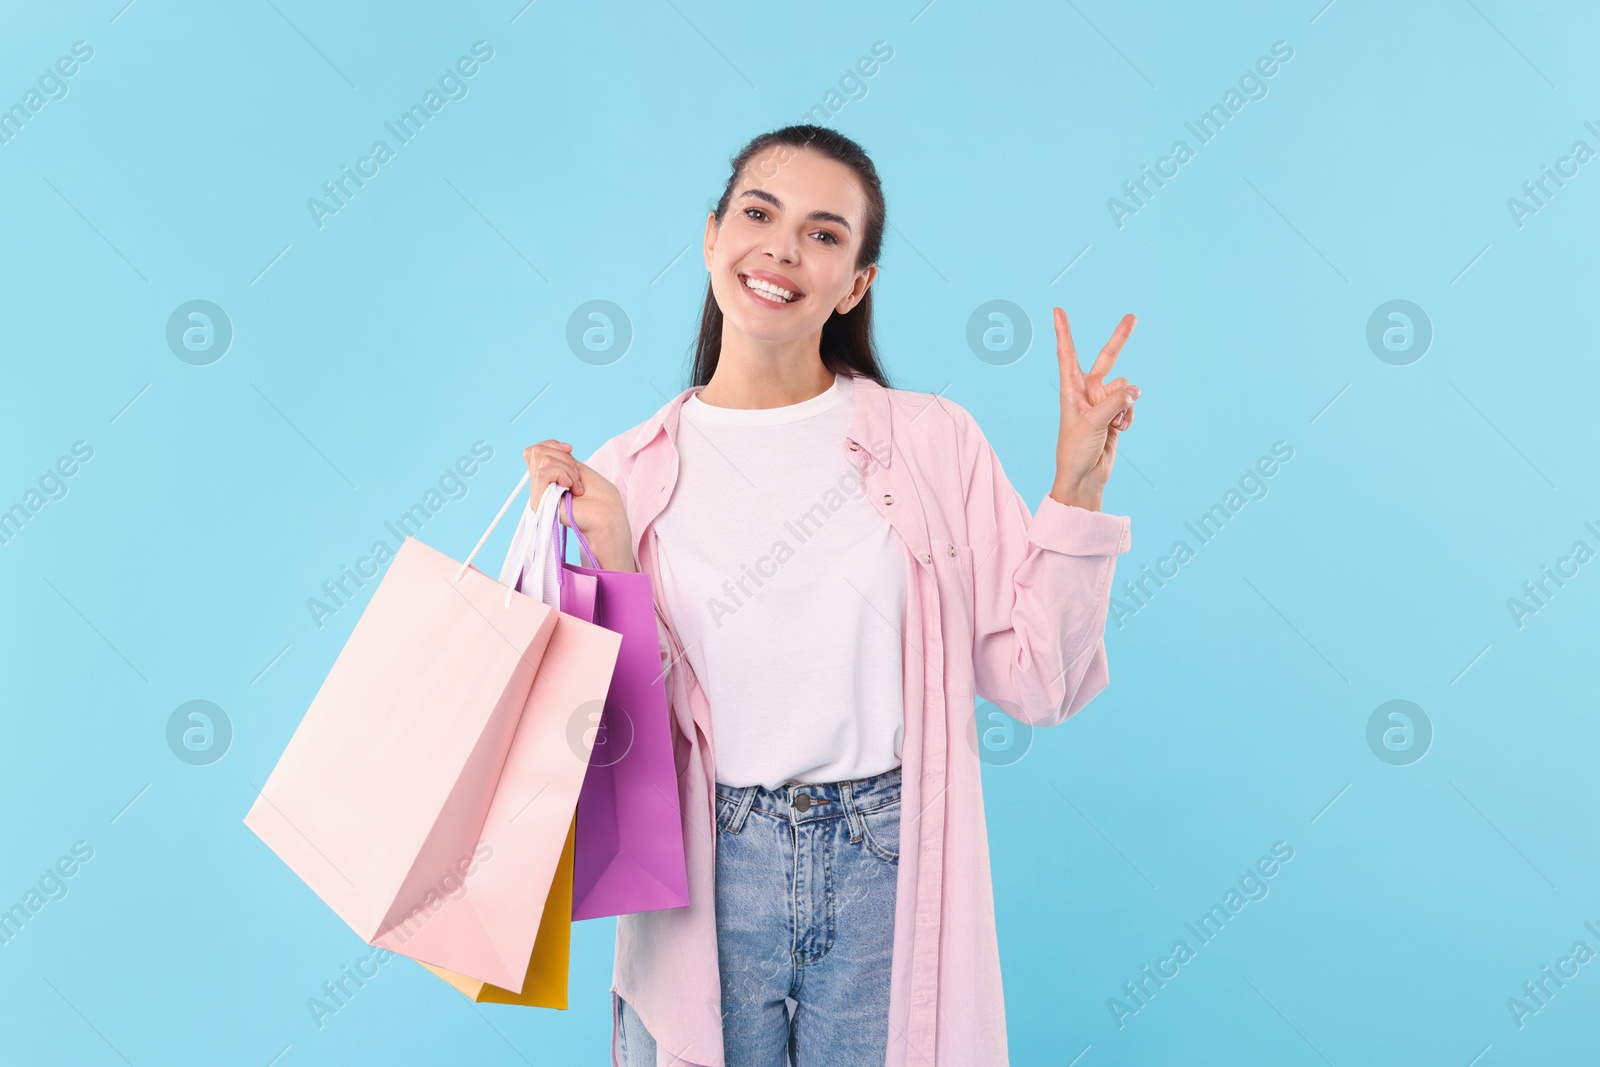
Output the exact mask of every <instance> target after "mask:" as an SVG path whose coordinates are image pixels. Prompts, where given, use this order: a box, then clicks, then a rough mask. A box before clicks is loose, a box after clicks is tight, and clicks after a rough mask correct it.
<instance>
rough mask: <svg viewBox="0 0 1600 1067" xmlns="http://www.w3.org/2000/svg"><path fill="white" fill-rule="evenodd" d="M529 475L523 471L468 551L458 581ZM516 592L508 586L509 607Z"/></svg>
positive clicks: (507, 599) (507, 601)
mask: <svg viewBox="0 0 1600 1067" xmlns="http://www.w3.org/2000/svg"><path fill="white" fill-rule="evenodd" d="M528 475H529V472H528V471H527V470H524V471H523V472H522V479H521V480H520V481H518V482H517V487H516V488H515V489H513V490H511V495H510V496H508V497H506V502H505V503H504V504H501V505H500V510H499V511H497V512H496V513H495V516H494V519H493V521H491V522H490V523H489V528H488V529H487V530H485V531H483V536H482V537H480V538H478V543H477V544H475V545H473V546H472V551H471V552H468V553H467V561H466V562H465V563H463V564H462V565H461V569H460V570H458V571H456V577H455V580H456V581H458V582H459V581H460V580H461V578H462V576H463V575H464V574H466V573H467V568H468V567H470V566H472V561H473V560H474V559H475V558H476V557H477V555H478V551H479V549H481V548H483V545H484V542H486V541H488V540H489V535H490V534H492V533H494V528H495V527H496V526H498V525H500V520H501V519H503V518H505V514H506V512H507V511H509V510H510V509H511V504H512V501H514V500H516V499H517V497H519V496H521V495H522V487H523V486H525V485H527V484H528ZM515 592H516V587H515V586H509V585H508V586H506V601H505V606H506V607H508V608H509V607H510V606H511V594H512V593H515Z"/></svg>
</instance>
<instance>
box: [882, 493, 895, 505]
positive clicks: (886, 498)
mask: <svg viewBox="0 0 1600 1067" xmlns="http://www.w3.org/2000/svg"><path fill="white" fill-rule="evenodd" d="M883 502H884V503H885V504H893V503H894V497H892V496H890V495H889V494H888V493H885V494H883Z"/></svg>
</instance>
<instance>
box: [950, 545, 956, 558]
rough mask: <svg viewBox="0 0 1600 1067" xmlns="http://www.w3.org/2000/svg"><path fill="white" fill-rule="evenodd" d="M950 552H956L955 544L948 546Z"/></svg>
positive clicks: (953, 553)
mask: <svg viewBox="0 0 1600 1067" xmlns="http://www.w3.org/2000/svg"><path fill="white" fill-rule="evenodd" d="M950 554H951V555H952V556H953V555H955V554H956V546H955V545H951V546H950Z"/></svg>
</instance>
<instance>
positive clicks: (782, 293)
mask: <svg viewBox="0 0 1600 1067" xmlns="http://www.w3.org/2000/svg"><path fill="white" fill-rule="evenodd" d="M744 284H745V285H746V286H747V287H748V288H751V289H754V290H755V291H756V292H758V293H760V294H762V295H763V296H770V297H772V299H774V300H781V301H783V302H784V303H785V304H792V303H793V302H794V301H796V300H798V299H800V294H799V293H791V292H790V291H789V290H787V289H779V288H778V287H777V286H776V285H772V284H771V283H769V282H764V281H762V280H761V279H759V278H746V279H745V280H744Z"/></svg>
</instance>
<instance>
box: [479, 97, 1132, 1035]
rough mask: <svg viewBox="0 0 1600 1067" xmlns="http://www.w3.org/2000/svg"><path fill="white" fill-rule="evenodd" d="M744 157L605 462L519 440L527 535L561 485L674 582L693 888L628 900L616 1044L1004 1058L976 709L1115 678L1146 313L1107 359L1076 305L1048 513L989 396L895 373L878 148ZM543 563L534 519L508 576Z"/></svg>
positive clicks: (678, 709) (622, 565) (684, 811)
mask: <svg viewBox="0 0 1600 1067" xmlns="http://www.w3.org/2000/svg"><path fill="white" fill-rule="evenodd" d="M730 162H731V164H732V166H731V174H730V176H729V178H728V181H727V184H726V186H725V187H724V188H723V190H722V194H721V196H720V197H719V198H718V200H717V202H716V206H715V208H714V209H713V210H711V211H710V212H709V214H708V216H707V218H706V222H705V233H704V240H703V247H702V253H703V256H704V261H705V266H706V271H707V274H708V281H707V286H706V294H705V301H704V305H703V307H702V310H701V316H700V331H699V336H698V339H697V341H696V346H695V359H694V367H693V371H692V375H691V379H690V384H689V386H688V388H686V389H684V390H683V391H682V392H680V393H679V394H678V395H677V396H676V397H674V398H673V399H672V400H670V401H668V402H667V404H665V405H664V406H663V407H662V408H661V409H660V410H659V411H657V412H656V414H655V415H654V416H652V417H651V418H650V419H648V420H646V421H645V422H644V423H642V424H640V425H638V426H635V427H633V428H631V429H629V430H626V431H624V432H623V433H620V434H617V435H616V436H614V437H612V438H611V439H610V440H608V441H606V442H605V443H604V444H603V445H601V446H600V448H599V449H598V450H597V451H596V452H595V453H594V454H593V455H591V456H590V457H589V461H588V462H587V463H582V462H579V461H578V460H577V459H576V457H575V456H573V454H572V452H571V446H570V445H569V444H567V443H566V442H562V441H545V442H541V443H539V444H536V445H532V446H529V448H528V449H527V450H526V452H525V453H524V455H525V458H526V459H527V462H528V466H529V469H530V471H531V474H532V477H531V479H530V483H531V484H530V497H529V508H528V511H527V513H526V514H524V516H523V519H522V522H523V527H522V528H519V530H518V533H517V535H516V536H515V537H514V538H513V541H512V544H513V546H515V545H518V544H523V543H525V535H526V533H527V527H528V524H529V523H530V522H532V521H535V520H534V506H535V504H536V503H537V502H538V501H539V499H540V498H541V497H542V496H543V493H544V490H545V487H546V486H548V485H550V484H552V483H559V484H560V485H563V486H565V487H567V488H569V489H571V491H572V496H571V500H572V504H573V510H572V512H571V513H570V518H571V520H572V521H573V522H575V523H576V524H577V525H578V527H579V528H580V529H581V530H582V531H583V533H584V534H585V536H586V537H587V538H588V539H589V540H590V542H591V543H592V544H593V546H594V549H595V555H596V557H597V558H598V560H599V561H600V565H601V566H602V567H604V568H607V569H621V570H634V569H637V570H639V571H642V572H644V573H647V574H649V575H650V578H651V592H652V593H653V595H654V599H655V604H656V607H657V609H658V618H657V622H658V625H659V631H660V640H661V651H662V666H663V671H664V673H665V675H666V680H667V688H668V695H669V707H670V711H671V714H670V715H669V720H670V722H671V727H672V732H673V741H674V746H673V748H674V754H675V756H676V761H677V766H678V769H679V770H678V783H679V795H678V797H677V798H676V800H677V802H678V808H679V811H680V812H681V815H682V819H683V826H682V830H683V834H682V837H683V842H684V851H685V864H686V868H687V871H688V876H689V901H690V903H689V905H688V906H686V907H677V908H663V909H660V910H655V911H643V912H634V913H629V914H623V915H619V916H618V917H617V943H616V963H615V970H614V980H613V983H612V1063H613V1064H614V1065H615V1067H656V1065H657V1063H658V1062H659V1063H668V1062H672V1063H677V1064H680V1065H681V1067H703V1065H707V1064H717V1065H724V1067H748V1065H752V1064H761V1065H769V1064H771V1065H778V1064H782V1063H783V1062H784V1059H785V1056H786V1055H787V1057H788V1059H789V1060H790V1061H792V1062H795V1063H827V1064H829V1065H830V1067H882V1065H885V1064H886V1065H887V1067H911V1065H914V1064H915V1065H925V1067H971V1065H973V1064H983V1065H985V1067H1002V1065H1004V1064H1005V1063H1007V1062H1008V1059H1007V1050H1006V1033H1005V1014H1006V1013H1005V1002H1004V998H1003V996H1002V990H1001V981H1000V966H999V962H1000V961H999V948H998V944H997V941H996V934H995V921H994V914H993V910H994V896H993V891H992V887H991V885H990V880H989V865H988V844H987V836H986V827H985V824H984V818H983V790H982V777H981V775H980V771H981V765H980V763H981V761H980V756H979V753H978V751H977V750H976V748H975V747H974V746H972V745H971V744H968V743H965V742H964V738H967V737H970V736H971V735H972V730H971V727H972V722H973V718H974V713H975V699H974V698H975V696H983V697H985V698H986V699H987V700H989V701H990V702H991V703H993V704H994V705H995V706H996V707H999V708H1000V709H1001V710H1003V711H1005V712H1006V713H1008V714H1010V715H1012V716H1013V717H1015V718H1018V719H1020V720H1021V721H1023V722H1025V723H1027V724H1029V725H1030V726H1051V725H1055V724H1056V723H1059V722H1061V721H1063V720H1064V719H1066V718H1067V717H1068V716H1070V715H1072V714H1073V713H1074V712H1076V711H1077V710H1078V709H1080V708H1082V707H1083V706H1084V705H1085V704H1087V703H1088V702H1089V700H1090V699H1091V698H1092V697H1093V696H1094V695H1095V694H1096V693H1098V692H1099V691H1100V690H1102V689H1103V688H1105V686H1106V684H1107V682H1108V681H1109V674H1108V673H1107V669H1106V655H1105V643H1104V638H1103V633H1104V630H1105V623H1106V613H1107V609H1108V607H1109V601H1110V589H1111V580H1112V575H1113V571H1114V569H1115V564H1116V557H1117V556H1118V555H1120V554H1121V553H1124V552H1126V551H1128V549H1129V547H1130V537H1129V532H1128V531H1129V520H1128V519H1127V518H1125V517H1122V516H1115V515H1106V514H1103V513H1101V512H1100V510H1099V508H1100V500H1101V495H1102V493H1103V490H1104V487H1105V481H1106V478H1107V477H1108V476H1109V475H1110V471H1111V463H1112V459H1113V457H1114V454H1115V450H1116V442H1117V438H1118V435H1119V434H1120V433H1121V432H1122V431H1124V430H1126V429H1127V428H1128V427H1129V426H1130V425H1131V424H1132V419H1133V412H1132V404H1133V400H1134V399H1135V398H1136V396H1137V390H1136V389H1134V387H1133V386H1132V385H1131V384H1130V383H1128V382H1127V381H1126V379H1122V378H1118V379H1113V380H1111V381H1106V380H1105V378H1106V375H1107V374H1108V373H1109V372H1110V370H1111V368H1112V366H1113V364H1114V363H1115V360H1116V357H1117V354H1118V352H1119V351H1120V350H1121V347H1122V344H1123V341H1125V340H1126V338H1127V336H1128V334H1129V333H1130V332H1131V331H1132V329H1133V317H1132V316H1131V315H1130V316H1125V317H1124V318H1123V321H1122V324H1121V325H1120V326H1119V327H1118V329H1117V331H1116V332H1115V333H1114V334H1113V335H1112V338H1111V340H1110V341H1109V342H1108V343H1107V344H1106V346H1105V347H1104V348H1103V349H1102V350H1101V352H1100V355H1099V357H1098V358H1097V359H1096V361H1095V364H1094V367H1093V368H1092V369H1091V370H1090V371H1089V372H1088V373H1087V374H1086V373H1085V372H1084V371H1083V370H1082V369H1081V368H1080V367H1079V366H1078V361H1077V356H1076V353H1075V352H1074V350H1073V347H1072V340H1071V334H1070V332H1069V331H1068V329H1067V321H1066V316H1065V314H1064V313H1062V312H1061V311H1060V309H1059V308H1058V309H1056V330H1057V354H1058V357H1059V369H1060V384H1059V386H1058V387H1057V388H1058V392H1059V394H1060V397H1061V417H1060V421H1059V423H1058V426H1057V433H1056V477H1055V482H1054V484H1053V486H1052V488H1051V492H1050V495H1049V496H1047V497H1046V498H1045V499H1044V501H1043V502H1042V503H1041V504H1040V506H1039V510H1038V513H1037V516H1035V515H1033V514H1031V513H1030V511H1029V509H1028V507H1027V504H1026V503H1025V502H1024V500H1023V499H1022V497H1021V495H1020V494H1019V493H1018V492H1017V491H1016V490H1015V489H1014V488H1012V486H1011V484H1010V482H1009V481H1007V479H1006V477H1005V473H1004V471H1003V470H1002V469H1001V466H1000V462H999V460H998V458H997V457H996V455H995V453H994V450H993V449H992V448H990V447H989V445H988V442H987V441H986V440H985V438H984V436H983V433H982V431H981V430H979V428H978V426H977V423H976V422H975V420H974V419H973V417H972V415H971V414H970V413H969V412H967V411H966V409H964V408H963V407H961V405H959V404H956V403H953V402H952V401H950V400H949V399H947V398H945V397H941V396H935V395H931V394H928V393H920V392H911V391H908V390H901V389H895V388H891V387H890V386H889V385H888V382H887V381H886V380H885V376H884V372H883V370H882V369H881V368H880V367H879V365H878V358H877V354H876V350H875V345H874V341H873V335H872V285H873V282H874V280H875V279H876V278H877V273H878V258H879V255H880V252H881V250H882V243H883V234H884V229H885V226H886V211H885V202H884V195H883V189H882V187H881V185H880V183H879V180H878V174H877V170H876V168H875V167H874V166H873V163H872V161H871V160H870V159H869V158H868V157H867V155H866V153H865V152H864V151H863V150H862V148H861V146H860V145H858V144H856V143H855V142H854V141H852V140H850V139H849V138H847V137H844V136H843V135H841V134H839V133H837V132H835V131H833V130H830V129H826V128H823V127H818V126H789V127H785V128H783V129H780V130H776V131H773V132H771V133H767V134H763V135H761V136H760V137H757V138H756V139H755V140H753V141H751V142H750V143H749V144H748V145H746V146H745V148H744V149H743V150H742V151H741V152H740V153H739V154H738V155H736V156H735V157H734V158H733V159H732V160H731V161H730ZM562 521H563V523H564V524H566V522H567V519H566V518H563V519H562ZM795 544H803V545H804V551H795V550H794V547H793V546H794V545H795ZM752 560H754V561H757V562H756V565H755V568H754V569H753V570H752V569H751V568H748V567H745V566H744V564H745V563H747V562H748V561H752ZM762 561H767V563H768V564H770V565H763V562H762ZM780 563H781V566H780V565H778V564H780ZM531 566H532V563H531V561H529V560H526V559H523V558H521V556H519V555H518V554H517V552H516V550H515V548H514V549H513V551H512V552H511V553H508V555H507V559H506V565H505V567H504V568H502V572H501V580H502V581H505V582H508V583H510V582H514V581H517V580H519V576H520V580H521V581H522V582H524V583H531V582H537V581H539V580H540V576H538V575H534V574H531V573H530V572H529V570H528V568H529V567H531ZM730 574H738V575H739V577H738V579H737V580H734V579H730V578H729V575H730ZM528 587H529V586H528V585H524V588H528ZM735 592H736V593H737V597H738V599H737V600H736V601H733V604H734V607H736V609H737V610H736V611H735V610H730V609H729V607H728V600H729V599H731V596H732V594H733V593H735ZM902 812H905V813H909V814H905V815H904V817H902ZM791 1005H792V1007H791Z"/></svg>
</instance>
